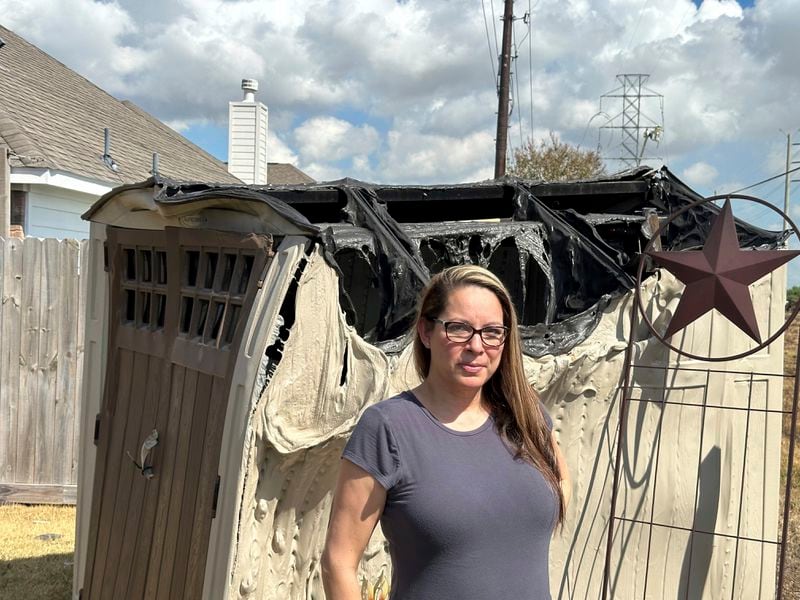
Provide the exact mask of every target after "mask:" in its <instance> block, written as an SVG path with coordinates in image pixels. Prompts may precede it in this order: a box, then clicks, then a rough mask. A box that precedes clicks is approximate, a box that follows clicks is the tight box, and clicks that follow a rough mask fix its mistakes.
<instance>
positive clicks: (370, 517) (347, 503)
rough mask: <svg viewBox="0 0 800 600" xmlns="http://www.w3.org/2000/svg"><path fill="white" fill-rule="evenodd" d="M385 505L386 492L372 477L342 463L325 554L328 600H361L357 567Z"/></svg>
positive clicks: (343, 461) (324, 566) (324, 581)
mask: <svg viewBox="0 0 800 600" xmlns="http://www.w3.org/2000/svg"><path fill="white" fill-rule="evenodd" d="M384 504H386V490H384V489H383V487H382V486H381V485H380V484H379V483H378V482H377V481H376V480H375V478H374V477H372V475H370V474H369V473H367V472H366V471H365V470H364V469H362V468H361V467H359V466H357V465H355V464H353V463H352V462H350V461H349V460H347V459H346V458H345V459H342V462H341V469H340V470H339V478H338V480H337V482H336V491H335V492H334V496H333V505H332V506H331V516H330V520H329V521H328V535H327V538H326V539H325V550H324V551H323V552H322V583H323V585H324V586H325V596H326V598H327V600H361V587H360V586H359V583H358V563H359V562H360V561H361V556H362V555H363V554H364V549H365V548H366V547H367V543H369V538H370V537H371V536H372V532H373V530H374V529H375V525H377V523H378V519H379V518H380V516H381V513H382V512H383V507H384Z"/></svg>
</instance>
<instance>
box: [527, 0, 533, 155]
mask: <svg viewBox="0 0 800 600" xmlns="http://www.w3.org/2000/svg"><path fill="white" fill-rule="evenodd" d="M528 87H529V88H530V92H531V121H530V126H531V141H533V12H532V11H531V0H528Z"/></svg>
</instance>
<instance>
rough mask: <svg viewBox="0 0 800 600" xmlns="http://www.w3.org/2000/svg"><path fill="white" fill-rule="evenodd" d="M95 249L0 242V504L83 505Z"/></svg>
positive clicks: (40, 242)
mask: <svg viewBox="0 0 800 600" xmlns="http://www.w3.org/2000/svg"><path fill="white" fill-rule="evenodd" d="M87 248H88V243H87V242H85V241H84V242H77V241H75V240H63V241H59V240H55V239H45V240H41V239H36V238H26V239H7V240H3V239H2V238H0V251H1V252H2V255H0V299H1V300H2V302H0V503H2V502H33V503H35V502H53V503H70V504H74V503H75V496H76V483H77V477H78V455H79V450H80V448H79V443H78V436H79V427H80V414H79V409H80V393H81V375H82V372H83V336H84V307H85V305H86V298H85V293H86V292H85V290H86V285H85V280H84V274H85V273H86V272H87V268H88V262H87V260H88V252H86V249H87Z"/></svg>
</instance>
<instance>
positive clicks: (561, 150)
mask: <svg viewBox="0 0 800 600" xmlns="http://www.w3.org/2000/svg"><path fill="white" fill-rule="evenodd" d="M605 172H606V168H605V165H603V159H602V158H600V154H598V153H597V152H596V151H594V150H583V149H581V147H580V146H573V145H571V144H568V143H567V142H562V141H561V140H559V139H558V135H556V134H555V133H553V132H552V131H551V132H550V139H549V140H542V141H541V142H539V144H538V145H537V144H536V143H535V142H534V141H533V140H531V139H528V141H527V142H526V143H525V144H524V145H523V146H522V147H521V148H517V149H516V150H514V157H513V164H512V166H511V168H510V169H509V170H508V174H509V175H516V176H517V177H520V178H522V179H533V180H536V181H574V180H578V179H594V178H596V177H600V176H601V175H604V174H605Z"/></svg>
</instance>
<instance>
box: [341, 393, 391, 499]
mask: <svg viewBox="0 0 800 600" xmlns="http://www.w3.org/2000/svg"><path fill="white" fill-rule="evenodd" d="M342 458H346V459H347V460H349V461H350V462H352V463H354V464H356V465H358V466H359V467H361V468H362V469H364V470H365V471H366V472H367V473H369V474H370V475H372V476H373V477H374V478H375V479H376V480H377V482H378V483H380V484H381V486H382V487H383V488H384V489H386V490H389V489H390V488H392V487H393V486H394V485H395V484H396V483H397V481H398V479H399V477H400V457H399V454H398V451H397V444H396V442H395V439H394V436H393V435H392V432H391V429H390V428H389V424H388V423H387V422H386V419H385V418H384V416H383V415H382V414H381V412H380V411H379V410H377V409H376V408H375V407H373V406H371V407H369V408H367V410H366V411H364V414H362V415H361V418H360V419H359V421H358V424H356V428H355V429H354V430H353V433H352V434H351V435H350V440H349V441H348V442H347V445H346V446H345V448H344V451H343V452H342Z"/></svg>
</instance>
